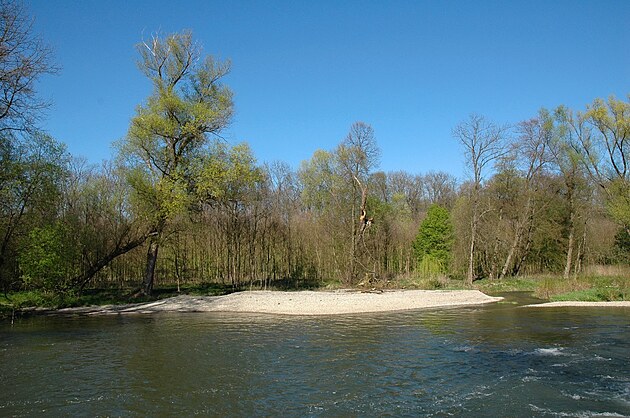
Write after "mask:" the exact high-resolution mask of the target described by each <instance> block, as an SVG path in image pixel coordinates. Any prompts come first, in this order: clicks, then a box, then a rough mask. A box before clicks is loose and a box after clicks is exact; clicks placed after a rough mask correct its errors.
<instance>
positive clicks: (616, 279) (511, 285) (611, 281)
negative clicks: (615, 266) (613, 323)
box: [474, 276, 630, 302]
mask: <svg viewBox="0 0 630 418" xmlns="http://www.w3.org/2000/svg"><path fill="white" fill-rule="evenodd" d="M474 287H475V288H477V289H479V290H480V291H482V292H484V293H498V292H517V291H520V292H522V291H527V292H532V293H533V294H534V295H535V296H536V297H539V298H541V299H547V300H552V301H586V302H600V301H615V300H630V278H629V277H621V276H579V277H577V278H571V279H568V280H565V279H564V278H562V277H560V276H532V277H517V278H509V279H504V280H487V279H484V280H478V281H476V282H475V283H474Z"/></svg>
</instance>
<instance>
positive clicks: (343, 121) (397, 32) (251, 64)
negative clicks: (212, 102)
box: [26, 0, 630, 179]
mask: <svg viewBox="0 0 630 418" xmlns="http://www.w3.org/2000/svg"><path fill="white" fill-rule="evenodd" d="M26 6H27V8H28V10H29V12H30V13H31V14H32V15H33V16H34V17H35V25H34V27H35V30H36V32H38V33H40V34H41V35H42V36H43V37H44V38H45V39H47V40H48V42H49V43H50V44H51V45H52V46H53V48H54V50H55V57H56V62H57V63H59V64H60V65H61V66H62V71H61V73H60V74H59V75H58V76H54V77H46V78H44V79H43V80H42V81H41V83H40V85H39V91H40V93H41V94H42V95H43V96H44V97H46V98H48V99H50V100H51V101H52V102H53V107H52V108H51V109H50V110H49V111H48V116H47V118H46V120H45V121H44V122H43V123H42V125H43V128H44V129H45V130H47V131H48V132H49V133H51V134H52V135H53V136H54V137H55V138H57V139H58V140H60V141H63V142H65V143H66V144H67V145H68V149H69V150H70V152H71V153H72V154H74V155H81V156H84V157H86V158H87V159H88V160H89V161H91V162H94V163H98V162H100V161H101V160H103V159H110V158H111V157H112V156H113V153H114V151H113V148H112V146H111V144H112V142H113V141H116V140H118V139H120V138H122V137H123V136H124V135H125V134H126V132H127V129H128V127H129V121H130V119H131V117H132V116H133V115H134V112H135V108H136V106H137V105H138V104H140V103H142V102H143V101H144V100H145V99H146V98H147V97H148V95H149V94H150V92H151V86H150V83H149V81H148V80H146V79H145V78H144V77H143V76H142V75H141V73H140V72H139V71H138V69H137V67H136V59H137V53H136V50H135V48H134V46H135V45H136V44H137V43H138V42H140V41H141V40H142V39H143V37H144V38H147V37H149V36H150V35H151V34H152V33H154V32H156V31H160V32H162V33H170V32H178V31H181V30H184V29H191V30H192V31H193V35H194V37H195V39H196V40H198V41H199V42H201V43H202V44H203V46H204V52H205V53H207V54H212V55H214V56H216V57H219V58H222V59H230V60H231V61H232V72H231V74H230V75H229V76H228V77H227V78H226V80H225V81H226V83H227V84H228V85H229V86H230V87H231V88H232V90H233V91H234V98H235V105H236V114H235V117H234V120H233V123H232V125H231V126H230V127H229V128H228V129H227V130H226V132H225V137H226V138H227V139H228V140H229V141H230V142H231V143H233V144H235V143H238V142H242V141H246V142H248V143H249V144H250V145H251V147H252V149H253V150H254V153H255V155H256V156H257V158H258V160H259V162H265V161H267V162H271V161H275V160H280V161H285V162H287V163H289V164H290V165H291V166H293V167H295V168H297V167H298V166H299V163H300V162H301V161H302V160H304V159H308V158H310V157H311V156H312V154H313V152H314V151H315V150H316V149H318V148H321V149H332V148H334V147H335V146H336V145H337V144H338V143H339V142H340V141H341V140H342V139H343V138H344V137H345V135H346V134H347V132H348V130H349V128H350V125H351V124H352V123H353V122H354V121H358V120H361V121H364V122H366V123H369V124H371V125H372V126H373V128H374V130H375V133H376V138H377V141H378V144H379V146H380V148H381V150H382V159H381V167H380V168H381V169H382V170H384V171H390V170H406V171H409V172H411V173H426V172H428V171H431V170H433V171H437V170H441V171H446V172H450V173H452V174H454V175H456V176H457V177H459V178H460V179H461V178H462V177H463V176H464V170H463V165H464V160H463V156H462V153H461V150H460V148H459V145H458V144H457V143H456V141H455V140H454V139H453V138H452V135H451V130H452V128H453V127H454V126H455V125H456V124H457V123H458V122H460V121H462V120H464V119H466V118H467V116H468V115H469V114H470V113H473V112H475V113H480V114H483V115H485V116H486V117H488V118H489V119H491V120H494V121H496V122H498V123H502V124H503V123H516V122H519V121H521V120H524V119H528V118H531V117H533V116H535V115H536V113H537V111H538V109H539V108H541V107H548V108H553V107H555V106H557V105H560V104H565V105H567V106H569V107H571V108H574V109H583V108H584V107H585V106H586V104H587V103H589V102H591V101H592V100H593V99H594V98H597V97H607V96H609V95H611V94H614V95H616V96H617V97H627V95H628V93H630V84H629V81H630V24H628V22H629V21H630V1H625V0H620V1H577V0H573V1H522V2H516V1H325V0H324V1H303V0H294V1H225V0H224V1H212V0H206V1H201V0H200V1H172V0H171V1H162V0H151V1H144V0H134V1H125V0H110V1H104V0H102V1H93V0H82V1H79V0H76V1H70V0H65V1H64V0H56V1H51V0H27V1H26Z"/></svg>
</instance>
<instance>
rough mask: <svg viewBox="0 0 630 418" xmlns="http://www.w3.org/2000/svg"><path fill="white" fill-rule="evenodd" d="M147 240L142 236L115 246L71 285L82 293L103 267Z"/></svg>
mask: <svg viewBox="0 0 630 418" xmlns="http://www.w3.org/2000/svg"><path fill="white" fill-rule="evenodd" d="M146 240H147V236H146V235H144V236H142V237H140V238H138V239H136V240H133V241H130V242H128V243H127V244H125V245H122V246H120V245H117V246H116V247H115V248H114V249H113V250H112V251H111V252H109V253H108V254H106V255H104V256H103V257H102V258H101V259H100V260H97V261H96V262H95V263H94V264H92V265H90V267H89V268H88V269H87V270H86V271H85V272H83V274H81V275H79V276H77V277H75V278H74V279H73V280H72V283H75V284H78V285H79V291H82V290H83V289H84V288H85V286H86V285H87V284H88V283H89V282H90V280H92V278H93V277H94V276H96V273H98V272H99V271H101V270H102V269H103V268H104V267H105V266H107V265H109V263H111V262H112V261H114V259H115V258H117V257H118V256H121V255H123V254H126V253H128V252H129V251H131V250H133V249H134V248H136V247H139V246H140V245H142V244H143V243H144V242H145V241H146Z"/></svg>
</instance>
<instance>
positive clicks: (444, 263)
mask: <svg viewBox="0 0 630 418" xmlns="http://www.w3.org/2000/svg"><path fill="white" fill-rule="evenodd" d="M453 240H454V238H453V225H452V224H451V219H450V214H449V212H448V210H446V209H445V208H443V207H441V206H438V205H433V206H431V207H430V208H429V211H428V212H427V217H426V218H425V219H424V220H423V221H422V223H420V229H419V230H418V235H417V236H416V239H415V240H414V242H413V248H414V251H415V254H416V258H417V259H418V263H419V266H420V269H421V270H427V272H429V273H430V274H435V273H437V272H439V273H446V272H447V271H448V268H449V263H450V259H451V251H452V248H453Z"/></svg>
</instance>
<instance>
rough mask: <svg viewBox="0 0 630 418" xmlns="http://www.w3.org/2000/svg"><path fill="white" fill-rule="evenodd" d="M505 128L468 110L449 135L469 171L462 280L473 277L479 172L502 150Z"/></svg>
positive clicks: (472, 278) (489, 164)
mask: <svg viewBox="0 0 630 418" xmlns="http://www.w3.org/2000/svg"><path fill="white" fill-rule="evenodd" d="M505 132H506V129H505V128H502V127H499V126H498V125H496V124H494V123H493V122H490V121H488V120H487V119H486V118H484V117H483V116H481V115H476V114H472V115H470V117H469V118H468V120H465V121H463V122H461V123H459V124H458V125H457V126H456V127H455V128H454V129H453V136H454V137H455V139H457V140H458V141H459V142H460V144H461V145H462V146H463V148H464V154H465V156H466V164H467V166H468V168H469V169H470V171H471V175H472V182H473V183H472V187H471V189H470V190H471V192H470V201H471V211H472V215H471V219H470V245H469V247H468V248H469V250H468V272H467V274H466V282H467V283H468V284H469V285H471V284H472V282H473V280H474V279H475V249H476V245H477V235H478V229H479V223H480V219H481V217H482V216H483V213H482V212H481V209H480V199H479V197H480V192H481V183H482V181H483V176H484V174H485V173H486V171H487V170H488V169H489V168H490V167H491V165H492V164H493V162H494V161H496V160H497V159H498V158H499V157H501V156H502V155H504V154H505V153H506V147H505V144H504V139H505Z"/></svg>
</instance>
